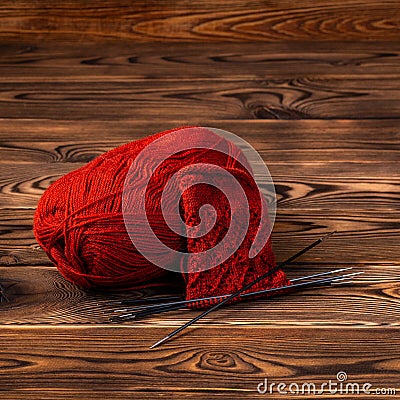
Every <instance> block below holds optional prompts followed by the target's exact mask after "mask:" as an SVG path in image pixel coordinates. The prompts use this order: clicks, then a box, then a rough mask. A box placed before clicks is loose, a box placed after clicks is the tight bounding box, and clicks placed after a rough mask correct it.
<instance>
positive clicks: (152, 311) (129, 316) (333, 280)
mask: <svg viewBox="0 0 400 400" xmlns="http://www.w3.org/2000/svg"><path fill="white" fill-rule="evenodd" d="M345 269H348V268H345ZM362 273H363V272H354V273H351V274H345V275H340V276H335V277H331V278H324V279H319V280H314V281H309V282H301V283H297V284H294V285H293V284H291V285H286V286H281V287H277V288H271V289H266V290H259V291H257V292H251V293H245V294H242V295H240V297H241V298H245V297H250V296H257V295H261V294H266V293H273V292H277V291H281V290H285V289H289V290H290V291H291V289H296V290H297V289H302V288H306V287H314V286H321V285H326V284H328V285H330V284H332V283H336V281H338V282H339V281H340V282H341V284H344V283H348V282H342V281H344V280H345V279H349V278H350V277H354V276H356V275H360V274H362ZM227 296H229V295H224V296H214V297H210V298H204V299H193V300H185V301H184V302H176V303H170V304H164V305H161V306H159V307H155V308H153V309H150V310H149V309H138V310H136V311H135V312H131V313H128V314H123V315H119V316H116V317H113V318H111V320H112V321H117V320H120V319H135V318H139V317H144V316H147V315H152V314H158V313H161V312H164V311H173V310H176V309H179V308H182V306H183V305H185V304H188V303H193V302H196V301H201V300H208V299H218V300H222V299H223V298H225V297H227Z"/></svg>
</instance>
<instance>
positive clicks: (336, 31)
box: [0, 0, 400, 42]
mask: <svg viewBox="0 0 400 400" xmlns="http://www.w3.org/2000/svg"><path fill="white" fill-rule="evenodd" d="M399 21H400V14H399V8H398V4H397V2H396V1H392V0H386V1H384V2H378V1H376V0H360V1H358V2H356V3H354V2H351V3H349V2H345V1H334V0H330V1H318V2H313V1H311V0H302V1H298V2H294V1H293V0H286V1H280V2H276V1H274V2H267V3H260V2H254V1H252V0H240V1H234V0H230V1H227V2H224V3H223V4H219V3H218V4H215V3H213V2H211V1H210V0H203V1H199V2H196V4H193V3H192V2H187V1H186V0H178V1H174V2H162V3H160V2H150V3H149V2H147V1H135V2H134V3H132V2H130V1H128V0H123V1H120V0H113V1H108V2H107V3H106V4H101V5H99V3H98V2H93V1H91V2H85V3H84V4H83V3H82V2H80V1H79V0H68V1H65V2H63V3H62V4H53V3H50V2H41V3H40V4H38V3H37V2H35V1H34V0H26V1H19V2H18V3H17V4H15V2H13V1H12V0H6V1H3V2H2V6H1V8H0V33H1V34H2V35H8V36H10V35H15V36H17V35H18V36H20V35H23V34H25V35H26V34H28V33H29V34H41V35H43V36H45V37H48V36H49V35H52V36H56V37H59V38H60V37H63V36H66V35H68V36H71V35H73V36H74V37H75V38H76V39H79V38H82V37H88V36H89V37H94V38H97V39H99V40H104V39H115V38H127V39H134V40H137V41H154V40H157V41H163V42H165V41H178V40H181V41H183V40H184V41H188V40H189V41H215V40H216V41H221V40H230V41H246V40H247V41H276V40H319V41H321V40H351V39H353V40H367V41H368V40H397V39H398V37H399V33H400V31H399Z"/></svg>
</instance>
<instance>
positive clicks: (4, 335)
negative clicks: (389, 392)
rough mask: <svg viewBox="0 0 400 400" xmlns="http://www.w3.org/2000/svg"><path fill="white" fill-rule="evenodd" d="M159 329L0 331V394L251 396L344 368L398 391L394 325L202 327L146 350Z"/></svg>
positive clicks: (399, 346)
mask: <svg viewBox="0 0 400 400" xmlns="http://www.w3.org/2000/svg"><path fill="white" fill-rule="evenodd" d="M168 332H169V329H168V328H151V329H147V328H144V329H137V328H135V327H123V328H122V327H116V328H111V327H97V326H96V327H81V328H66V327H57V328H52V327H50V326H44V327H38V328H32V327H24V328H9V329H2V330H1V332H0V339H1V342H2V344H3V346H2V347H1V350H0V353H1V359H2V370H1V375H2V383H1V389H2V392H1V397H2V399H15V398H20V396H25V395H26V394H27V393H29V398H30V399H49V398H51V399H58V398H63V399H65V398H71V397H74V396H75V397H77V398H83V397H84V398H95V399H97V398H98V399H100V398H104V395H105V394H106V395H110V396H112V397H113V398H123V396H126V397H124V398H133V397H134V398H140V399H154V398H155V397H156V396H157V397H159V396H168V397H171V393H173V394H174V395H176V397H172V398H182V397H183V398H194V399H209V398H210V397H213V398H214V397H216V398H224V399H226V398H251V399H254V398H256V397H259V396H260V395H259V394H258V393H257V385H258V384H259V383H260V382H263V381H264V379H265V378H267V379H268V380H269V381H270V382H271V381H274V382H277V383H278V382H287V384H290V383H292V382H298V383H300V385H301V384H302V383H304V382H314V383H315V384H316V385H318V386H320V385H321V384H322V382H328V381H329V380H330V379H331V380H332V381H334V382H338V381H337V380H336V374H337V373H338V372H339V371H345V372H346V374H347V375H348V382H353V383H354V382H359V383H360V384H361V385H362V384H363V383H364V382H370V383H371V385H372V388H373V389H376V388H381V387H394V388H395V389H396V388H397V390H398V388H399V383H400V382H399V375H398V368H399V365H400V353H399V351H400V338H399V329H396V328H390V327H386V328H384V329H380V328H370V329H357V328H346V327H343V328H340V330H339V329H326V328H323V327H321V328H319V329H318V330H315V329H313V328H307V327H304V328H302V327H279V328H278V327H277V328H270V327H261V328H260V327H257V328H248V327H245V328H243V327H235V328H233V327H224V328H220V329H218V330H216V329H210V328H204V327H202V328H192V329H191V330H190V332H188V333H187V334H186V335H184V336H181V337H180V338H178V339H176V340H175V341H173V342H170V343H168V344H166V345H164V346H163V347H161V348H159V349H156V350H155V351H150V350H149V349H148V345H149V344H151V343H152V342H153V341H154V340H157V339H158V338H159V337H162V336H163V335H165V334H166V333H168ZM366 346H367V348H368V351H365V349H366ZM325 389H326V388H325ZM325 394H326V395H328V398H336V397H334V396H330V395H329V393H328V392H325ZM275 396H276V397H275ZM275 396H274V398H282V395H281V394H279V393H276V394H275ZM354 396H356V395H354ZM338 397H339V398H343V397H342V396H338ZM373 397H377V398H385V396H383V397H381V396H373ZM268 398H271V397H270V396H269V395H268ZM386 398H387V397H386Z"/></svg>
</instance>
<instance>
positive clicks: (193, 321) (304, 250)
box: [150, 231, 335, 349]
mask: <svg viewBox="0 0 400 400" xmlns="http://www.w3.org/2000/svg"><path fill="white" fill-rule="evenodd" d="M334 233H335V231H334V232H330V233H328V234H326V235H325V236H323V237H321V238H319V239H318V240H316V241H315V242H314V243H311V244H310V245H309V246H307V247H305V248H304V249H303V250H300V251H299V252H297V253H296V254H294V255H293V256H291V257H289V258H288V259H287V260H286V261H283V262H282V263H280V264H278V265H277V266H276V267H275V268H272V269H270V270H269V271H268V272H267V273H265V274H263V275H261V276H259V277H258V278H257V279H255V280H254V281H252V282H250V283H248V284H247V285H245V286H243V287H242V288H241V289H239V290H238V291H237V292H235V293H233V294H231V295H230V296H228V297H226V298H225V299H224V300H222V301H221V302H220V303H217V304H215V305H214V306H213V307H211V308H209V309H208V310H206V311H204V312H202V313H201V314H199V315H198V316H197V317H195V318H193V319H191V320H190V321H188V322H186V324H184V325H182V326H181V327H179V328H178V329H175V330H174V331H173V332H171V333H170V334H168V335H167V336H165V337H164V338H162V339H160V340H159V341H158V342H156V343H154V344H153V345H152V346H150V349H154V348H155V347H157V346H159V345H160V344H161V343H164V342H165V341H167V340H169V339H171V338H172V337H173V336H175V335H176V334H178V333H180V332H182V331H183V330H184V329H186V328H187V327H189V326H190V325H192V324H194V323H195V322H197V321H198V320H199V319H201V318H203V317H205V316H206V315H208V314H209V313H211V312H212V311H215V310H217V309H218V308H220V307H221V306H223V305H224V304H226V303H227V302H228V301H230V300H232V299H234V298H235V297H237V296H238V295H240V294H241V293H242V292H244V291H245V290H247V289H250V288H251V287H252V286H254V285H255V284H257V283H258V282H260V281H261V280H263V279H265V278H268V277H269V276H270V275H272V274H273V273H274V272H276V271H278V270H279V269H281V268H282V267H284V266H285V265H287V264H289V263H291V262H292V261H294V260H295V259H296V258H298V257H300V256H301V255H303V254H304V253H306V252H307V251H309V250H311V249H312V248H314V247H315V246H317V245H319V244H320V243H322V242H323V241H324V240H326V239H328V238H329V237H330V236H332V235H333V234H334Z"/></svg>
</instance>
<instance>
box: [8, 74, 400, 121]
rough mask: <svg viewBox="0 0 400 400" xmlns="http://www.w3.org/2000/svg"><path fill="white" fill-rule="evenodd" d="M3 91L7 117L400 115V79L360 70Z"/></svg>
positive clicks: (39, 85) (41, 85)
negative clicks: (336, 74)
mask: <svg viewBox="0 0 400 400" xmlns="http://www.w3.org/2000/svg"><path fill="white" fill-rule="evenodd" d="M177 75H178V76H179V71H177ZM0 90H1V93H0V101H1V103H2V108H1V110H0V118H51V119H69V118H70V119H75V120H88V119H94V118H95V119H97V120H108V119H117V120H120V119H124V118H130V119H132V118H133V117H135V118H141V119H144V118H149V119H152V120H165V119H166V116H168V118H171V119H179V118H182V115H185V116H186V120H187V121H191V120H192V119H193V118H195V119H196V118H197V119H199V118H204V115H207V116H209V117H210V118H212V119H217V120H218V119H219V120H225V119H266V120H270V119H308V118H311V119H332V118H338V119H365V118H367V119H368V118H372V119H373V118H398V115H399V112H400V101H399V98H400V84H399V80H396V79H391V78H386V77H378V78H377V77H367V78H366V77H357V76H354V75H353V76H344V77H336V78H333V77H328V78H305V79H292V78H287V79H282V80H270V79H263V80H237V81H232V80H231V79H228V80H225V79H223V78H221V79H219V80H217V81H215V80H207V79H204V80H197V81H195V82H193V80H191V79H187V80H186V79H171V80H165V79H148V80H143V81H134V82H75V81H74V82H45V81H40V82H39V81H36V82H30V83H18V82H15V83H14V82H7V83H4V82H3V83H1V84H0ZM187 123H188V122H187ZM189 123H190V122H189Z"/></svg>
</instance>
